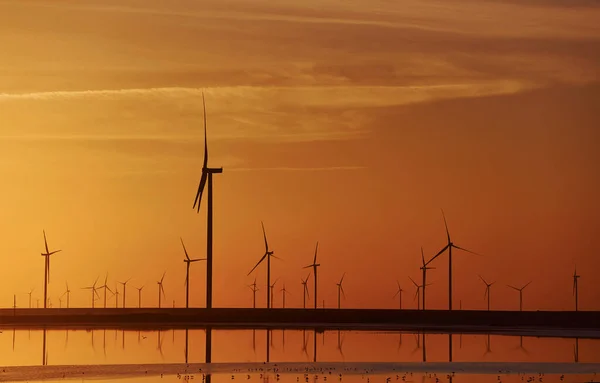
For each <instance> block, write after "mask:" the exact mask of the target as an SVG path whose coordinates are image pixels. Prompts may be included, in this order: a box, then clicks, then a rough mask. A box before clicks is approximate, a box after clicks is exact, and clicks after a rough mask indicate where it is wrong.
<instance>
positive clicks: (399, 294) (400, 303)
mask: <svg viewBox="0 0 600 383" xmlns="http://www.w3.org/2000/svg"><path fill="white" fill-rule="evenodd" d="M396 284H397V285H398V290H397V291H396V294H394V296H393V297H392V299H393V298H396V296H398V308H399V309H400V310H402V292H403V291H404V290H402V287H400V282H398V281H397V280H396Z"/></svg>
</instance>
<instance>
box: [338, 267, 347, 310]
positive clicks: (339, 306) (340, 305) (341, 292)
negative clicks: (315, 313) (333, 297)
mask: <svg viewBox="0 0 600 383" xmlns="http://www.w3.org/2000/svg"><path fill="white" fill-rule="evenodd" d="M345 276H346V273H344V274H342V277H341V278H340V281H339V282H338V283H336V286H337V288H338V294H337V298H338V309H340V308H342V300H341V296H342V295H343V296H344V299H346V293H345V292H344V287H343V286H342V283H343V282H344V277H345Z"/></svg>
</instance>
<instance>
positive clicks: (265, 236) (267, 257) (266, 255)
mask: <svg viewBox="0 0 600 383" xmlns="http://www.w3.org/2000/svg"><path fill="white" fill-rule="evenodd" d="M260 224H261V226H262V231H263V237H264V239H265V254H264V255H263V256H262V258H261V259H260V260H259V261H258V262H257V263H256V265H254V267H253V268H252V270H250V272H249V273H248V275H250V274H252V272H253V271H254V270H255V269H256V268H257V267H258V265H260V264H261V262H262V261H264V260H265V258H266V259H267V308H270V307H271V301H272V298H271V257H274V258H277V257H275V255H273V254H274V252H273V251H271V250H269V242H267V233H266V232H265V225H264V224H263V222H262V221H261V222H260Z"/></svg>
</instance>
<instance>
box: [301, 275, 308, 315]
mask: <svg viewBox="0 0 600 383" xmlns="http://www.w3.org/2000/svg"><path fill="white" fill-rule="evenodd" d="M309 277H310V273H308V275H307V276H306V279H302V278H300V279H301V280H302V286H303V289H302V308H304V309H305V308H306V298H307V297H308V298H309V299H310V295H309V294H308V278H309Z"/></svg>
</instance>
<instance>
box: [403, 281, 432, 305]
mask: <svg viewBox="0 0 600 383" xmlns="http://www.w3.org/2000/svg"><path fill="white" fill-rule="evenodd" d="M408 279H410V281H411V282H412V283H413V285H415V287H416V288H417V291H416V292H415V299H416V300H417V310H421V290H422V289H423V286H422V285H418V284H417V282H415V281H414V280H413V279H412V278H411V277H408ZM427 286H431V283H428V284H427Z"/></svg>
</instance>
